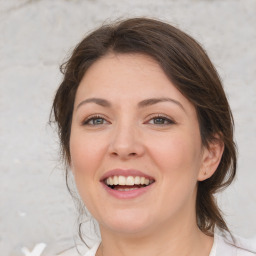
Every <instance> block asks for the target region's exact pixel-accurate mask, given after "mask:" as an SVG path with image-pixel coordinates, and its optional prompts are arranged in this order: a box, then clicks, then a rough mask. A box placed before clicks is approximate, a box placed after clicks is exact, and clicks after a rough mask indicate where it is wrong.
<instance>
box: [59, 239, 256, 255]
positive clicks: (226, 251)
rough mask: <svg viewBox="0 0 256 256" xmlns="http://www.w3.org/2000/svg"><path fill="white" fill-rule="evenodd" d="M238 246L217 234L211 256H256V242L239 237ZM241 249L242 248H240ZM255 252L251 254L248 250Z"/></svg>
mask: <svg viewBox="0 0 256 256" xmlns="http://www.w3.org/2000/svg"><path fill="white" fill-rule="evenodd" d="M235 239H236V246H234V245H232V242H230V243H229V242H228V241H229V240H227V239H226V238H224V237H222V236H220V235H217V234H215V235H214V242H213V246H212V249H211V252H210V255H209V256H256V241H255V240H254V241H252V240H245V239H242V238H239V237H235ZM99 245H100V241H99V242H97V243H96V244H95V245H94V246H93V247H92V248H91V249H90V250H89V251H87V252H86V253H85V254H84V256H95V254H96V252H97V249H98V247H99ZM239 247H240V248H239ZM246 249H247V250H250V251H253V252H254V253H252V252H249V251H247V250H246ZM60 256H78V254H77V251H76V250H72V251H69V252H66V253H65V254H61V255H60Z"/></svg>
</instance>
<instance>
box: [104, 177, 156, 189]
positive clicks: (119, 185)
mask: <svg viewBox="0 0 256 256" xmlns="http://www.w3.org/2000/svg"><path fill="white" fill-rule="evenodd" d="M154 182H155V180H154V179H152V178H147V177H144V176H122V175H120V176H118V175H115V176H110V177H107V178H105V179H104V180H103V183H104V184H105V185H106V186H108V187H109V188H110V189H113V190H117V191H132V190H138V189H141V188H145V187H148V186H150V185H151V184H153V183H154Z"/></svg>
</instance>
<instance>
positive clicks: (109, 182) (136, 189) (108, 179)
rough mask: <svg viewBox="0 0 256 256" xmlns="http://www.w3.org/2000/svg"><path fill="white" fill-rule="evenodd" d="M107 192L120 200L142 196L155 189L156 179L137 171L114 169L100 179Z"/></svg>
mask: <svg viewBox="0 0 256 256" xmlns="http://www.w3.org/2000/svg"><path fill="white" fill-rule="evenodd" d="M100 181H101V184H103V188H104V189H105V191H106V192H107V193H108V194H110V195H111V196H114V197H115V198H118V199H132V198H136V197H139V196H141V195H142V194H144V193H146V192H147V191H149V190H151V187H154V186H153V185H154V183H155V181H156V180H155V179H154V178H153V177H152V176H149V175H148V174H145V173H143V172H141V171H139V170H135V169H113V170H110V171H108V172H106V173H105V174H104V175H103V176H102V177H101V179H100Z"/></svg>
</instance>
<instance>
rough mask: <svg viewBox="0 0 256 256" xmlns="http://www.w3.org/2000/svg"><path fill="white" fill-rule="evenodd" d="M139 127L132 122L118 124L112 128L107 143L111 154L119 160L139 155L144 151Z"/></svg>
mask: <svg viewBox="0 0 256 256" xmlns="http://www.w3.org/2000/svg"><path fill="white" fill-rule="evenodd" d="M141 135H142V134H140V132H139V129H138V128H137V127H136V126H135V125H132V124H122V125H121V124H120V125H118V126H116V127H115V128H114V129H113V134H112V140H111V142H110V144H109V153H110V155H111V156H115V157H119V158H120V159H121V160H128V159H130V158H136V157H140V156H142V155H143V154H144V152H145V147H144V143H143V137H142V136H141Z"/></svg>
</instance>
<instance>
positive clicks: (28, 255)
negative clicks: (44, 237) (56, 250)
mask: <svg viewBox="0 0 256 256" xmlns="http://www.w3.org/2000/svg"><path fill="white" fill-rule="evenodd" d="M45 247H46V244H44V243H40V244H36V246H35V247H34V249H33V251H32V252H30V251H29V250H28V248H26V247H22V248H21V251H22V252H23V253H24V255H25V256H41V255H42V252H43V250H44V249H45Z"/></svg>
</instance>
